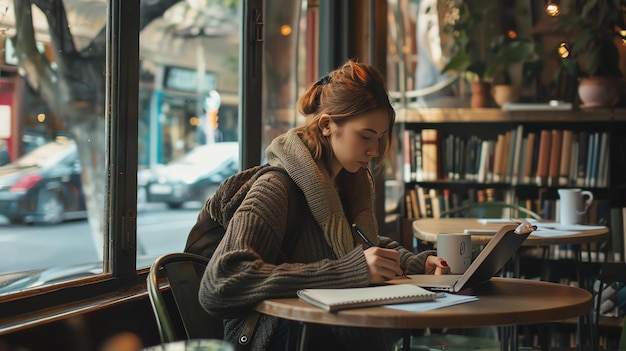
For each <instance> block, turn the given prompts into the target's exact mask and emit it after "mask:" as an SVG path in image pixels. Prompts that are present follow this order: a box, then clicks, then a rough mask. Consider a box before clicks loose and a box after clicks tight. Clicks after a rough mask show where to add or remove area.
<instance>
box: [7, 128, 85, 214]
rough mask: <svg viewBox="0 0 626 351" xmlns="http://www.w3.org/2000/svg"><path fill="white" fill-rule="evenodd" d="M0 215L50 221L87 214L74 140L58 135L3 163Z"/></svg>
mask: <svg viewBox="0 0 626 351" xmlns="http://www.w3.org/2000/svg"><path fill="white" fill-rule="evenodd" d="M0 216H4V217H6V218H7V219H8V220H9V221H10V222H24V223H49V224H54V223H59V222H61V221H63V220H67V219H76V218H86V217H87V211H86V207H85V199H84V194H83V187H82V182H81V167H80V161H79V158H78V152H77V150H76V144H75V143H74V141H73V140H71V139H67V138H57V140H55V141H52V142H49V143H46V144H44V145H41V146H39V147H37V148H35V149H33V150H32V151H30V152H28V153H26V154H24V155H23V156H21V157H20V158H18V159H16V160H15V161H13V162H11V163H9V164H7V165H4V166H2V167H0Z"/></svg>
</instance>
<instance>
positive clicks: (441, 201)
mask: <svg viewBox="0 0 626 351" xmlns="http://www.w3.org/2000/svg"><path fill="white" fill-rule="evenodd" d="M509 197H510V191H501V190H496V189H491V188H488V189H467V190H466V191H463V192H458V191H450V190H449V189H437V188H425V187H422V186H419V185H418V184H416V185H415V186H413V187H411V188H410V189H408V190H407V191H406V193H405V196H404V206H403V211H402V214H403V216H405V217H406V218H407V219H418V218H440V217H441V216H442V213H444V212H448V211H450V210H453V209H458V208H459V207H462V206H465V205H468V204H471V203H475V202H485V201H502V202H506V201H507V199H509ZM460 215H461V214H456V215H455V214H451V215H450V216H449V217H454V216H460ZM518 217H523V216H518Z"/></svg>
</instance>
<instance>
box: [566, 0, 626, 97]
mask: <svg viewBox="0 0 626 351" xmlns="http://www.w3.org/2000/svg"><path fill="white" fill-rule="evenodd" d="M625 14H626V0H588V1H584V2H581V3H579V4H577V5H576V8H575V9H574V11H572V12H571V14H564V15H562V16H559V21H558V22H557V28H558V29H559V30H563V31H564V32H565V34H566V36H567V37H568V42H569V48H568V50H567V51H566V52H565V53H561V55H560V56H561V57H562V60H561V67H560V68H561V70H565V71H567V72H568V74H570V75H571V76H575V77H577V78H578V79H579V86H578V95H579V97H580V99H581V101H582V103H583V105H582V106H584V107H601V106H611V105H613V104H615V103H616V102H617V100H618V91H617V83H618V80H619V79H620V77H622V75H623V73H622V72H621V70H620V66H619V63H620V56H619V50H618V48H617V45H621V44H620V43H621V41H622V40H624V39H626V38H625V37H624V35H623V34H621V33H620V31H621V30H623V29H624V28H625V25H624V15H625Z"/></svg>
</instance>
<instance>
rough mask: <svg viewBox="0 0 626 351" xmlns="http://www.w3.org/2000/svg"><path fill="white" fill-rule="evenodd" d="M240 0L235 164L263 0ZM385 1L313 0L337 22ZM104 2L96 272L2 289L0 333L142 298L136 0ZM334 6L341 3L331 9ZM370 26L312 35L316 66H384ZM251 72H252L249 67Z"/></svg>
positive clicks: (256, 114) (256, 135)
mask: <svg viewBox="0 0 626 351" xmlns="http://www.w3.org/2000/svg"><path fill="white" fill-rule="evenodd" d="M241 1H242V3H241V13H240V15H241V16H242V17H241V18H242V21H243V22H242V33H241V44H240V71H239V83H240V92H239V98H240V101H241V102H242V103H241V104H240V110H239V119H240V120H239V126H240V127H239V128H240V131H239V133H240V135H239V136H240V139H239V142H240V153H241V154H240V155H241V156H242V157H241V167H244V168H245V167H249V166H251V165H255V164H258V163H259V162H260V155H259V152H258V148H259V147H260V145H261V143H262V140H261V139H262V135H261V133H262V128H261V125H262V116H261V112H260V111H262V109H261V106H262V96H261V93H260V92H261V89H260V87H261V86H262V77H261V75H260V74H257V73H259V72H261V70H262V67H263V61H262V55H261V54H259V48H262V43H263V35H261V36H260V37H259V35H258V31H259V30H260V32H261V33H263V31H262V28H263V21H262V20H261V21H260V22H259V21H255V18H254V16H253V14H259V13H260V14H261V17H260V18H263V17H262V16H263V11H264V8H265V6H264V4H265V0H241ZM385 1H386V0H370V1H368V2H367V3H366V4H362V6H357V5H358V4H354V3H352V2H351V1H348V0H342V4H340V5H334V6H333V4H334V2H333V0H319V4H320V18H326V17H328V18H330V17H332V19H329V21H331V22H333V23H341V22H342V19H343V18H344V17H345V16H348V15H347V14H349V13H351V12H350V11H347V10H349V8H351V6H353V7H355V8H356V9H358V10H359V11H357V13H358V15H359V17H360V18H361V22H360V24H361V25H363V23H367V18H368V17H369V16H370V14H372V13H378V12H377V11H375V9H376V8H378V7H380V6H381V4H385ZM314 2H315V1H314ZM108 4H109V6H108V7H107V14H106V16H107V25H106V30H107V50H106V52H107V54H106V60H107V63H106V70H107V72H106V75H107V84H106V96H107V100H106V102H105V105H106V109H105V110H106V118H107V121H106V123H107V128H108V130H107V132H108V133H109V135H108V136H107V140H108V143H109V145H107V146H108V149H107V155H108V156H107V169H108V170H109V175H108V176H109V178H108V187H109V188H108V189H109V191H108V196H109V203H108V207H107V208H106V211H107V214H106V216H105V218H107V219H108V220H105V230H104V232H105V243H108V248H107V250H104V252H105V254H104V257H103V260H104V262H106V264H105V266H104V267H103V270H104V273H103V274H100V275H97V276H93V277H89V278H81V279H75V280H68V281H66V282H63V283H58V284H54V285H51V286H45V287H42V288H39V289H30V290H25V291H21V292H16V293H13V294H8V295H6V296H3V297H2V301H1V302H0V305H2V308H1V309H0V335H2V334H7V333H10V332H12V331H17V330H22V329H26V328H29V327H31V326H34V325H38V324H42V323H46V322H50V321H52V320H59V319H62V318H66V317H67V316H68V315H71V314H73V313H83V312H85V311H88V310H92V309H94V310H95V309H100V308H104V307H106V306H108V305H109V304H111V303H117V302H121V301H128V300H129V299H134V298H145V296H146V295H147V292H146V288H145V282H146V277H147V272H148V270H149V268H142V269H136V261H137V258H136V252H137V213H136V212H137V198H136V193H137V177H136V175H137V161H138V154H137V150H138V139H137V138H138V120H139V111H138V103H139V97H138V94H139V59H140V55H139V22H140V21H139V19H140V4H139V1H124V0H109V2H108ZM336 6H338V7H339V8H341V9H343V11H339V8H337V7H336ZM383 13H385V12H383ZM348 17H349V16H348ZM376 17H377V19H376V25H375V26H371V25H370V26H369V27H368V28H367V29H364V28H362V27H361V28H356V29H355V27H357V26H356V25H355V24H354V23H352V22H350V23H351V24H350V25H349V26H348V27H349V29H350V30H347V31H346V34H345V35H344V36H345V37H347V38H349V37H351V36H354V35H355V34H354V31H355V30H356V31H358V30H366V31H367V30H370V31H373V30H374V27H377V29H378V30H380V26H381V25H382V27H383V28H385V26H386V23H384V19H381V18H378V17H380V16H376ZM257 18H258V17H257ZM381 22H382V24H381ZM361 34H363V33H361ZM370 34H371V36H370V41H369V42H367V43H365V45H362V46H360V47H358V48H354V47H350V48H348V50H346V51H343V50H342V51H341V53H339V52H336V51H333V50H332V49H329V48H337V47H338V45H339V43H342V42H344V41H345V38H343V39H341V38H337V37H332V36H329V37H328V38H326V39H324V40H322V39H320V40H319V42H320V43H325V44H324V46H321V47H320V49H319V53H318V54H319V56H318V59H319V61H320V62H318V64H317V69H318V71H320V72H323V71H324V70H327V69H330V66H331V62H330V61H333V60H337V61H336V62H338V61H340V60H339V58H338V55H340V54H341V55H344V56H346V57H358V56H361V58H362V59H364V60H366V61H368V60H373V61H375V62H374V63H375V65H376V66H378V67H379V68H380V69H382V68H384V66H385V62H384V58H383V59H382V60H381V58H380V56H373V52H374V49H375V48H376V47H380V46H381V45H383V47H384V42H385V38H384V37H382V38H380V37H376V38H374V35H373V33H370ZM326 35H328V33H326ZM322 37H324V35H323V36H322ZM320 38H321V37H320ZM381 43H383V44H381ZM329 50H330V51H329ZM359 54H360V55H359ZM341 61H343V59H341ZM336 64H338V63H336ZM336 64H335V65H336ZM251 70H253V71H251ZM253 72H256V73H255V74H252V73H253ZM110 189H114V190H113V191H111V190H110ZM378 191H379V189H378V188H377V192H378ZM383 191H384V189H383ZM383 195H384V193H383ZM378 198H379V199H380V201H378V202H380V203H381V204H383V203H384V196H379V197H378ZM381 206H382V205H381ZM382 215H383V216H384V213H383V214H382ZM379 220H380V219H379ZM381 223H382V222H381Z"/></svg>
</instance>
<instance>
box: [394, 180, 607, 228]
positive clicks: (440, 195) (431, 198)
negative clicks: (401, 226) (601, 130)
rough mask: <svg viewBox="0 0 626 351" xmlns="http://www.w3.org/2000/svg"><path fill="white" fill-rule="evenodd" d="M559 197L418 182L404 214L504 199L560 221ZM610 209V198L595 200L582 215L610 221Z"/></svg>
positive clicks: (509, 213) (588, 220)
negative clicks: (524, 196) (446, 186)
mask: <svg viewBox="0 0 626 351" xmlns="http://www.w3.org/2000/svg"><path fill="white" fill-rule="evenodd" d="M559 201H560V200H559V199H558V198H556V199H555V198H549V197H547V196H546V192H545V188H544V189H540V191H539V192H538V195H537V197H536V198H525V199H521V198H519V197H518V196H516V195H515V193H514V191H513V190H503V189H493V188H486V189H474V188H469V189H465V190H462V191H458V190H457V191H451V190H450V189H447V188H443V189H439V188H425V187H422V186H420V185H419V184H415V185H414V186H411V187H410V188H408V189H407V191H406V192H405V196H404V206H403V211H402V215H403V216H404V217H406V218H407V219H419V218H440V217H441V214H442V213H444V212H448V211H450V210H453V209H458V208H459V207H462V206H465V205H470V204H473V203H477V202H501V203H507V204H517V205H518V206H519V207H522V208H525V209H528V210H530V211H532V212H534V213H536V214H538V215H539V216H540V217H541V218H542V219H546V220H555V221H557V220H559ZM474 211H475V212H474V213H469V215H471V216H472V217H503V218H505V217H511V218H524V217H527V216H528V215H527V214H526V213H524V212H522V211H519V210H516V209H513V208H508V207H504V208H501V209H500V208H494V209H488V208H485V209H482V208H481V209H476V210H474ZM609 212H610V211H609V208H608V200H607V199H594V201H593V202H592V204H591V206H590V208H589V210H588V211H587V212H586V213H585V215H584V217H583V223H584V224H602V225H608V224H609V223H608V222H609ZM467 215H468V213H458V214H450V215H449V217H454V216H467Z"/></svg>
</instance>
